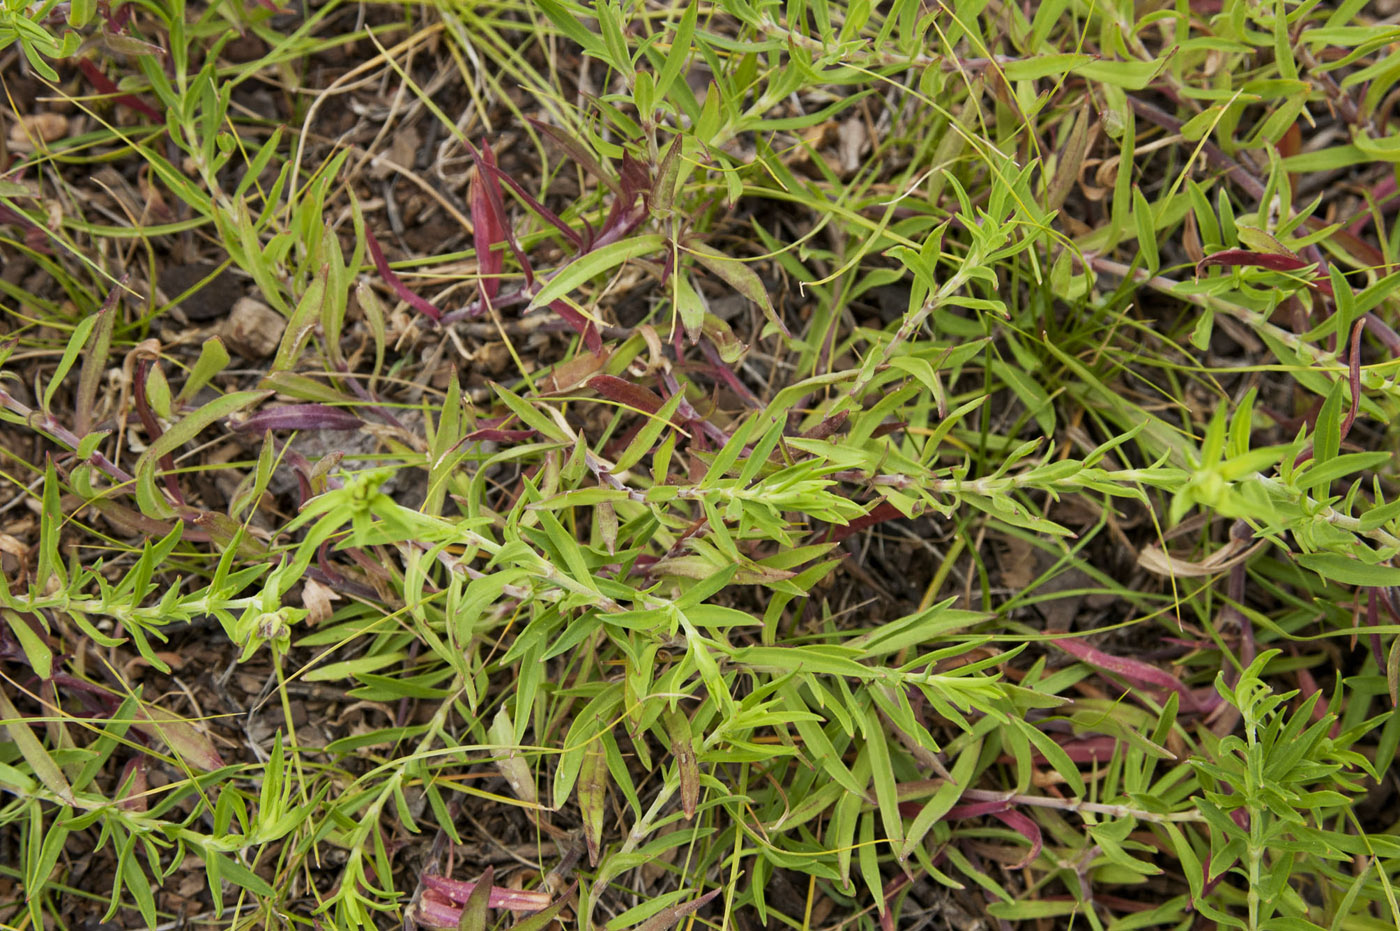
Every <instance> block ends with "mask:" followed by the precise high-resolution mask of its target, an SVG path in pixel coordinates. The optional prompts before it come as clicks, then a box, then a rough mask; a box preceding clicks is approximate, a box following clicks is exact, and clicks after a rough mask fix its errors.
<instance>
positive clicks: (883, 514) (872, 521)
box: [826, 501, 904, 543]
mask: <svg viewBox="0 0 1400 931" xmlns="http://www.w3.org/2000/svg"><path fill="white" fill-rule="evenodd" d="M903 516H904V514H903V513H902V512H901V511H900V510H899V508H897V507H895V506H894V505H893V504H890V503H889V502H888V501H881V502H880V503H879V504H877V505H875V507H874V508H872V509H871V511H870V513H869V514H866V515H865V516H864V517H857V518H856V519H855V520H853V521H851V522H850V523H849V524H846V525H845V526H844V527H833V528H831V532H830V533H829V534H827V537H826V542H827V543H840V542H841V541H842V540H844V539H846V538H847V537H849V536H851V535H853V534H856V533H860V532H861V531H862V530H865V529H867V528H869V527H873V526H875V525H876V524H883V523H884V522H885V521H887V520H895V519H897V518H900V517H903Z"/></svg>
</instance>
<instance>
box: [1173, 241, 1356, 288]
mask: <svg viewBox="0 0 1400 931" xmlns="http://www.w3.org/2000/svg"><path fill="white" fill-rule="evenodd" d="M1312 264H1313V263H1311V262H1305V261H1303V260H1302V259H1300V258H1299V257H1298V256H1296V255H1292V254H1283V253H1277V252H1253V251H1251V250H1249V249H1222V250H1221V251H1219V252H1212V253H1211V254H1210V255H1208V256H1206V257H1205V258H1203V259H1201V260H1200V261H1199V262H1197V263H1196V276H1197V277H1200V275H1201V273H1202V272H1204V271H1205V270H1206V269H1207V268H1211V267H1212V266H1220V267H1253V268H1265V269H1268V270H1269V271H1272V272H1295V271H1298V270H1299V269H1303V268H1308V267H1310V266H1311V265H1312ZM1308 285H1309V287H1311V288H1312V289H1313V290H1315V291H1318V292H1320V293H1322V294H1325V295H1327V296H1328V297H1332V296H1333V295H1332V283H1331V282H1330V281H1329V280H1328V278H1327V276H1326V275H1318V276H1316V277H1314V278H1313V280H1312V281H1310V282H1308Z"/></svg>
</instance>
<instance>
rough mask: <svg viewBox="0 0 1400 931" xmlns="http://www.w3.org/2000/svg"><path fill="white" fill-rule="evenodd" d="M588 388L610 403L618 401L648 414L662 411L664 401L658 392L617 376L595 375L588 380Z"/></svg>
mask: <svg viewBox="0 0 1400 931" xmlns="http://www.w3.org/2000/svg"><path fill="white" fill-rule="evenodd" d="M588 387H590V388H592V389H593V390H594V391H596V392H598V393H599V394H601V395H602V396H603V397H605V398H607V399H608V400H609V401H616V402H617V403H619V404H623V405H626V406H627V407H631V408H635V409H637V410H639V411H646V412H647V413H648V414H655V413H656V412H657V411H659V410H661V405H662V400H661V399H660V398H659V397H657V396H656V392H654V391H652V390H651V389H649V388H643V387H642V386H641V385H635V384H633V383H632V382H630V381H627V380H626V379H625V378H618V377H617V376H616V375H594V376H593V377H592V378H590V379H588Z"/></svg>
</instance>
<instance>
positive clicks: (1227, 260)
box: [1196, 249, 1312, 277]
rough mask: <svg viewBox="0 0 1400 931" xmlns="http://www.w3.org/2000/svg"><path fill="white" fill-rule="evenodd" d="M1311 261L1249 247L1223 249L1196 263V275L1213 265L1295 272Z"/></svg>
mask: <svg viewBox="0 0 1400 931" xmlns="http://www.w3.org/2000/svg"><path fill="white" fill-rule="evenodd" d="M1310 264H1312V263H1311V262H1304V261H1303V260H1302V259H1300V258H1298V257H1297V256H1296V255H1279V254H1277V253H1273V252H1251V251H1250V250H1249V249H1223V250H1221V251H1220V252H1212V253H1211V254H1210V255H1208V256H1206V257H1205V258H1203V259H1201V260H1200V261H1199V262H1197V263H1196V275H1197V277H1199V276H1200V274H1201V272H1203V271H1205V270H1206V269H1207V268H1210V267H1211V266H1213V265H1222V266H1233V265H1249V266H1258V267H1259V268H1267V269H1268V270H1269V271H1274V272H1294V271H1297V270H1298V269H1300V268H1307V267H1308V266H1309V265H1310Z"/></svg>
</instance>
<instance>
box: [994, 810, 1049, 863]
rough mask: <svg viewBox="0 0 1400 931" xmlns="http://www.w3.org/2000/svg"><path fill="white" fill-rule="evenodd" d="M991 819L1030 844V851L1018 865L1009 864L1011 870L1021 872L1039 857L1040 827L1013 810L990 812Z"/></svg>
mask: <svg viewBox="0 0 1400 931" xmlns="http://www.w3.org/2000/svg"><path fill="white" fill-rule="evenodd" d="M992 817H993V818H996V819H997V820H998V821H1000V822H1001V823H1002V824H1004V825H1006V826H1007V827H1009V828H1011V830H1013V831H1015V832H1016V833H1017V834H1020V835H1021V836H1022V837H1024V838H1025V839H1026V840H1028V841H1029V842H1030V845H1031V849H1030V850H1028V851H1027V852H1026V855H1025V857H1023V858H1022V859H1021V861H1020V862H1019V863H1013V864H1011V868H1012V869H1013V870H1023V869H1025V868H1026V867H1028V866H1030V865H1031V864H1032V863H1034V862H1035V859H1036V857H1038V856H1040V850H1041V846H1042V840H1041V836H1040V825H1038V824H1036V823H1035V822H1034V821H1033V820H1031V819H1030V818H1028V817H1027V816H1025V815H1023V814H1021V813H1020V812H1019V811H1016V810H1015V809H1008V810H1006V811H994V812H992Z"/></svg>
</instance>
